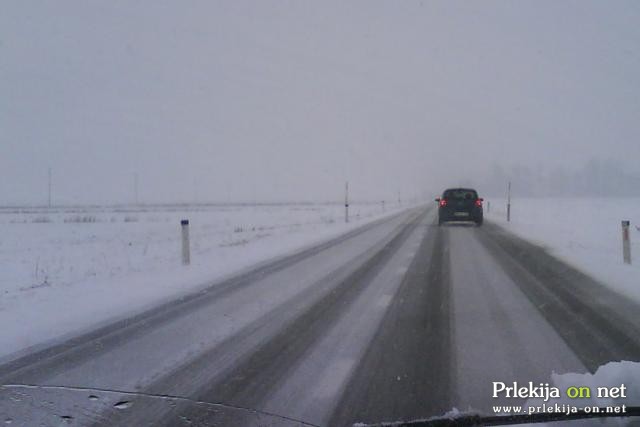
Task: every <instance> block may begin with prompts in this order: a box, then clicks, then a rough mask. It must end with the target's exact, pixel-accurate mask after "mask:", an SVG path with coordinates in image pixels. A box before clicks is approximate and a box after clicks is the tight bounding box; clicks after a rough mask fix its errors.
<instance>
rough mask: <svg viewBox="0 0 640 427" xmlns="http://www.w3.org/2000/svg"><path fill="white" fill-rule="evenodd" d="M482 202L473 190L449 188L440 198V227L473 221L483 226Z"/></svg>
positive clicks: (438, 200) (438, 199) (437, 200)
mask: <svg viewBox="0 0 640 427" xmlns="http://www.w3.org/2000/svg"><path fill="white" fill-rule="evenodd" d="M482 201H483V199H482V198H480V197H478V192H477V191H476V190H474V189H471V188H449V189H447V190H444V193H442V197H438V198H437V199H436V202H438V225H442V224H444V223H445V222H448V221H473V222H475V223H476V225H478V226H481V225H482V216H483V215H482Z"/></svg>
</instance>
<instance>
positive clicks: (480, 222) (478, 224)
mask: <svg viewBox="0 0 640 427" xmlns="http://www.w3.org/2000/svg"><path fill="white" fill-rule="evenodd" d="M481 226H482V220H481V219H479V220H477V221H476V227H481Z"/></svg>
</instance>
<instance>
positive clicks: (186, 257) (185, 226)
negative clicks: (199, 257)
mask: <svg viewBox="0 0 640 427" xmlns="http://www.w3.org/2000/svg"><path fill="white" fill-rule="evenodd" d="M180 226H181V228H182V265H189V263H190V262H191V253H190V248H189V220H188V219H183V220H182V221H180Z"/></svg>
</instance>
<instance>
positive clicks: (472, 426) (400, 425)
mask: <svg viewBox="0 0 640 427" xmlns="http://www.w3.org/2000/svg"><path fill="white" fill-rule="evenodd" d="M639 416H640V406H627V407H626V412H624V413H613V414H612V413H607V412H606V408H599V411H598V412H595V413H594V412H590V413H587V412H584V411H578V412H576V413H571V414H565V413H557V412H556V413H536V414H517V415H480V414H460V415H444V416H440V417H434V418H429V419H426V420H416V421H403V422H391V423H381V424H355V425H356V426H359V427H365V426H366V427H375V426H380V427H382V426H384V427H405V426H406V427H476V426H503V425H516V424H535V423H548V422H556V421H573V420H584V419H588V418H626V417H639Z"/></svg>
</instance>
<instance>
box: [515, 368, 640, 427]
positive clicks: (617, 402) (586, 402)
mask: <svg viewBox="0 0 640 427" xmlns="http://www.w3.org/2000/svg"><path fill="white" fill-rule="evenodd" d="M536 385H537V384H536ZM549 385H550V386H553V387H557V388H558V390H559V391H560V398H552V399H549V401H548V402H547V405H548V406H552V405H554V404H558V405H560V406H562V405H566V406H575V407H578V408H585V407H596V406H597V407H600V408H604V407H622V406H623V405H625V406H626V407H629V406H638V405H640V363H638V362H631V361H622V362H609V363H606V364H604V365H602V366H600V367H598V369H597V370H596V371H595V373H593V374H591V373H588V372H587V373H566V374H556V373H554V374H552V375H551V381H549ZM621 386H624V388H625V390H624V397H622V396H618V397H616V398H612V397H606V395H605V394H604V392H603V394H602V396H601V397H598V389H599V388H601V387H606V388H607V389H609V390H611V389H612V388H614V387H615V388H620V387H621ZM570 387H588V388H589V390H590V397H588V398H587V397H582V398H574V399H571V398H569V397H568V396H567V394H566V392H567V389H569V388H570ZM543 403H544V402H543V399H540V398H534V399H528V400H527V401H526V403H525V405H524V407H525V408H536V407H541V406H542V404H543ZM527 410H528V409H527ZM533 411H534V412H535V409H534V410H533ZM631 420H634V419H633V418H631V419H630V418H618V419H616V418H613V419H608V420H607V421H606V422H603V421H602V420H598V419H592V420H582V421H580V422H575V421H574V422H571V423H570V424H568V425H571V426H573V425H577V426H602V425H620V426H625V425H631V424H632V422H631ZM556 424H557V423H549V424H542V425H548V426H554V425H556Z"/></svg>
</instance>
